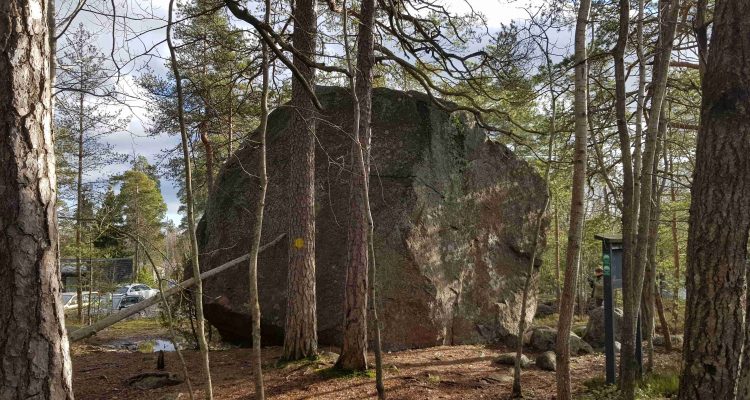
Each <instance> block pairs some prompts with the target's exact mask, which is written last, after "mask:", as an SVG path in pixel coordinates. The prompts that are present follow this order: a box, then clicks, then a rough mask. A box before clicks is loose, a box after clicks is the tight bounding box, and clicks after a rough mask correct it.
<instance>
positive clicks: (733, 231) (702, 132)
mask: <svg viewBox="0 0 750 400" xmlns="http://www.w3.org/2000/svg"><path fill="white" fill-rule="evenodd" d="M748 21H750V3H748V2H747V1H744V0H726V1H717V2H716V10H715V12H714V21H713V33H712V35H711V44H710V50H709V53H708V64H707V67H706V72H705V75H704V78H703V84H702V90H703V100H702V104H701V122H700V128H699V130H698V143H697V149H696V161H695V176H694V179H693V184H692V188H691V197H692V200H691V204H690V219H689V229H688V249H687V256H688V257H687V273H686V276H687V281H686V286H687V309H686V312H685V316H686V319H685V343H684V345H683V352H682V354H683V363H682V374H681V377H680V392H679V398H680V399H683V400H687V399H696V400H697V399H734V398H735V389H737V387H738V384H737V382H738V381H739V382H740V385H739V387H740V389H741V392H740V393H739V396H738V397H737V398H742V399H745V398H747V392H745V391H746V390H747V387H748V386H750V385H748V379H750V378H749V377H750V371H748V370H747V368H745V370H744V371H743V373H742V374H740V355H741V353H742V346H743V342H744V336H745V329H743V321H744V312H745V307H744V306H743V304H744V297H745V288H744V285H745V274H746V271H747V268H748V267H747V244H748V230H750V206H748V199H750V157H748V154H750V140H749V139H750V24H748ZM740 376H742V379H738V378H740Z"/></svg>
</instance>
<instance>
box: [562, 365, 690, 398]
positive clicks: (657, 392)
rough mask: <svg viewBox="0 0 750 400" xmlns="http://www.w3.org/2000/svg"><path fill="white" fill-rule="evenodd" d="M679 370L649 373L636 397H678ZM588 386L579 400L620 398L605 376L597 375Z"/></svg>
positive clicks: (614, 386)
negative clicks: (605, 380)
mask: <svg viewBox="0 0 750 400" xmlns="http://www.w3.org/2000/svg"><path fill="white" fill-rule="evenodd" d="M679 383H680V377H679V371H676V370H675V371H662V372H657V373H653V374H649V375H647V376H646V377H645V378H644V379H643V380H642V381H641V382H639V384H638V388H637V389H636V399H638V400H655V399H672V398H676V397H677V392H678V390H679ZM583 385H584V387H585V388H586V389H585V391H584V393H583V394H582V395H581V396H578V397H577V399H579V400H619V399H620V391H619V390H618V389H617V386H616V385H607V384H606V383H605V382H604V378H603V377H601V376H600V377H596V378H593V379H590V380H588V381H586V382H584V384H583Z"/></svg>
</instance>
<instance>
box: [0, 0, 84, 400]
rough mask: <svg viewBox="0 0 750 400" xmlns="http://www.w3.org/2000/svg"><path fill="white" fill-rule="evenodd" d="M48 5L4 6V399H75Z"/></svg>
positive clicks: (0, 384)
mask: <svg viewBox="0 0 750 400" xmlns="http://www.w3.org/2000/svg"><path fill="white" fill-rule="evenodd" d="M48 7H49V5H48V3H47V1H45V0H4V1H2V2H0V18H1V20H2V22H1V23H0V199H2V201H0V231H2V232H3V234H2V235H0V398H1V399H3V400H5V399H8V400H15V399H29V398H43V399H73V390H72V386H71V369H72V366H71V361H70V355H69V351H68V338H67V333H66V330H65V324H64V316H63V309H62V304H61V303H60V287H59V284H60V271H59V267H58V264H57V254H58V248H57V221H56V211H55V198H56V187H55V185H56V183H55V156H54V145H53V139H52V117H51V111H52V110H51V102H52V99H51V86H50V80H51V75H50V58H51V57H52V54H51V52H50V47H49V45H50V42H49V32H48V26H47V13H48Z"/></svg>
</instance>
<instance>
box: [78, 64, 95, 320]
mask: <svg viewBox="0 0 750 400" xmlns="http://www.w3.org/2000/svg"><path fill="white" fill-rule="evenodd" d="M80 79H81V82H83V79H84V77H83V63H82V64H81V75H80ZM81 86H83V84H81ZM83 89H84V88H83V87H81V93H80V94H79V96H78V169H77V174H76V280H77V281H76V301H77V302H78V310H77V315H78V322H82V321H83V287H82V285H83V274H82V273H81V207H82V206H83ZM90 268H91V267H90V266H89V269H90Z"/></svg>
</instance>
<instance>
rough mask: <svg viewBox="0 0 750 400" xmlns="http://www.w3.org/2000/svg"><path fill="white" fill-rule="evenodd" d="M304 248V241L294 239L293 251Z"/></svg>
mask: <svg viewBox="0 0 750 400" xmlns="http://www.w3.org/2000/svg"><path fill="white" fill-rule="evenodd" d="M303 247H305V239H302V238H296V239H294V248H295V249H301V248H303Z"/></svg>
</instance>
